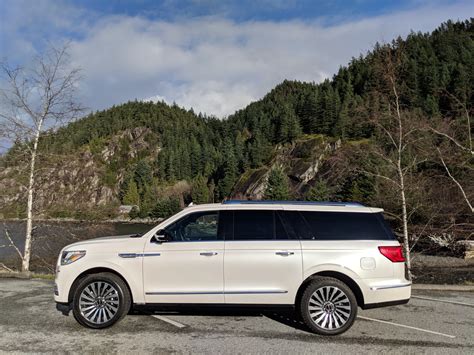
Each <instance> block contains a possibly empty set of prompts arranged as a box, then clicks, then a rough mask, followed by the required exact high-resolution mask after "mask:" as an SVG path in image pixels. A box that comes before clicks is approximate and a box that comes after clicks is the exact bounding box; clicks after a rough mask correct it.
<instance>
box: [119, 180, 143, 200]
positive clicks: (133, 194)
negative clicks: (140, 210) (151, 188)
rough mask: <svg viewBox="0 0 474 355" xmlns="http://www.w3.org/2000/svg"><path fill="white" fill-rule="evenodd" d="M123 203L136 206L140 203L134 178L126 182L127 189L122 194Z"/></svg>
mask: <svg viewBox="0 0 474 355" xmlns="http://www.w3.org/2000/svg"><path fill="white" fill-rule="evenodd" d="M123 203H124V204H125V205H132V206H138V205H139V204H140V195H139V193H138V188H137V184H136V182H135V181H134V180H131V181H129V182H128V187H127V191H126V192H125V195H124V196H123Z"/></svg>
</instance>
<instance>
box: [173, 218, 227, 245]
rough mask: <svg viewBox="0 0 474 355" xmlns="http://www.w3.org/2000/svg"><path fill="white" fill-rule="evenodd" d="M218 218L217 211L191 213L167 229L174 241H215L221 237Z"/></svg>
mask: <svg viewBox="0 0 474 355" xmlns="http://www.w3.org/2000/svg"><path fill="white" fill-rule="evenodd" d="M218 219H219V213H218V212H215V211H210V212H197V213H191V214H188V215H186V216H184V217H183V218H181V219H180V220H178V221H176V222H174V223H173V224H172V225H170V226H168V227H166V231H167V232H168V234H169V235H170V237H171V238H172V241H174V242H193V241H215V240H219V239H220V238H219V236H218V233H217V230H218Z"/></svg>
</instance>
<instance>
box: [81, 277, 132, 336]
mask: <svg viewBox="0 0 474 355" xmlns="http://www.w3.org/2000/svg"><path fill="white" fill-rule="evenodd" d="M130 305H131V297H130V292H129V290H128V287H127V285H126V284H125V282H124V281H123V280H122V279H121V278H120V277H118V276H117V275H114V274H111V273H98V274H91V275H87V276H85V277H84V278H83V279H82V280H80V281H79V283H78V284H77V287H76V289H75V290H74V296H73V307H72V311H73V314H74V318H76V320H77V321H78V322H79V323H80V324H81V325H83V326H86V327H89V328H95V329H100V328H106V327H109V326H111V325H112V324H114V323H116V322H118V321H119V320H121V319H122V318H123V317H124V316H125V315H126V314H127V313H128V311H129V309H130Z"/></svg>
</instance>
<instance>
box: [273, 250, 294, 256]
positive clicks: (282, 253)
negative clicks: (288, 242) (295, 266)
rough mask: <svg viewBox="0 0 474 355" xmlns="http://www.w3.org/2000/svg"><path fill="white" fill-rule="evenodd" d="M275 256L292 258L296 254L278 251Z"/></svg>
mask: <svg viewBox="0 0 474 355" xmlns="http://www.w3.org/2000/svg"><path fill="white" fill-rule="evenodd" d="M275 254H276V255H280V256H290V255H294V254H295V253H294V252H292V251H277V252H276V253H275Z"/></svg>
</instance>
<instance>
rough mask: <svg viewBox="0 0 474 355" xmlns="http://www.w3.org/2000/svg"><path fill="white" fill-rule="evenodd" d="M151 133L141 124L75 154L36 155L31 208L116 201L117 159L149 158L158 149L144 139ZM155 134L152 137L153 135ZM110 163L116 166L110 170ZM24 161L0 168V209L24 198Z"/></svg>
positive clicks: (119, 171) (4, 210) (120, 171)
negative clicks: (37, 159)
mask: <svg viewBox="0 0 474 355" xmlns="http://www.w3.org/2000/svg"><path fill="white" fill-rule="evenodd" d="M150 135H152V133H151V131H150V130H149V129H148V128H145V127H137V128H134V129H129V130H125V131H123V132H121V133H120V134H119V135H116V136H113V137H111V138H110V139H108V140H107V141H104V142H102V143H101V144H100V145H99V146H98V147H97V146H94V147H93V146H86V147H85V148H84V149H82V150H81V151H78V152H76V153H75V154H68V155H64V156H55V157H48V156H44V157H42V158H40V159H39V161H38V164H37V178H36V186H37V189H36V194H35V209H36V211H37V213H38V214H39V215H41V213H42V211H44V210H46V209H49V210H51V209H53V210H55V209H61V208H73V209H74V208H92V207H95V206H105V205H110V204H118V203H119V200H118V189H119V185H120V183H121V182H122V180H123V177H124V174H125V171H124V169H123V168H121V167H120V166H124V165H125V164H121V162H124V161H128V160H133V159H135V158H137V157H138V156H140V154H144V155H146V156H147V157H148V156H149V157H150V158H151V159H152V158H153V157H156V154H158V152H159V148H157V145H153V147H152V145H151V144H150V143H148V140H147V138H150ZM155 138H156V137H155ZM112 166H117V168H116V169H114V170H112V169H111V167H112ZM26 182H27V180H26V174H25V164H22V163H19V166H17V167H8V168H6V169H4V170H3V171H0V191H2V193H1V194H0V213H3V215H5V216H9V215H10V213H9V212H12V211H9V208H12V206H17V205H19V204H21V203H22V202H24V201H25V198H26Z"/></svg>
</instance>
